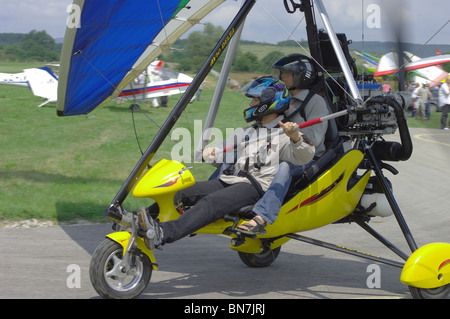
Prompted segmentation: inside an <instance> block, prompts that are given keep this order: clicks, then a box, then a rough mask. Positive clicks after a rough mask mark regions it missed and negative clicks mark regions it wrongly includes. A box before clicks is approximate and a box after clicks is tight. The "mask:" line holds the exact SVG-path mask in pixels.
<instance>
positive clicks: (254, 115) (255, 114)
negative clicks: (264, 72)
mask: <svg viewBox="0 0 450 319" xmlns="http://www.w3.org/2000/svg"><path fill="white" fill-rule="evenodd" d="M245 95H246V96H247V97H251V98H253V97H258V98H259V99H260V103H259V104H258V105H255V106H252V107H249V108H248V109H246V110H244V118H245V120H246V121H247V122H251V121H254V120H260V119H261V118H262V117H264V116H266V115H268V114H271V113H277V114H282V113H283V112H284V111H286V110H287V109H289V100H290V97H289V92H288V90H287V88H286V86H285V85H284V83H283V82H281V81H279V80H277V79H275V78H273V77H271V76H263V77H260V78H258V79H256V80H255V81H253V82H252V83H251V85H250V87H249V88H248V90H247V92H246V93H245Z"/></svg>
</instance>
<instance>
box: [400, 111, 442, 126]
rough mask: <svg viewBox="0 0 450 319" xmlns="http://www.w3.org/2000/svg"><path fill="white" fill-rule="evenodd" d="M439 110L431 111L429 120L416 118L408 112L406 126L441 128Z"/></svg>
mask: <svg viewBox="0 0 450 319" xmlns="http://www.w3.org/2000/svg"><path fill="white" fill-rule="evenodd" d="M441 115H442V113H441V112H431V113H430V119H429V120H418V119H416V118H411V117H410V115H409V114H408V115H407V116H408V117H407V119H406V121H407V123H408V127H411V128H436V129H440V128H441Z"/></svg>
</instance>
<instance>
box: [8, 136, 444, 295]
mask: <svg viewBox="0 0 450 319" xmlns="http://www.w3.org/2000/svg"><path fill="white" fill-rule="evenodd" d="M411 135H412V136H413V143H414V151H413V156H412V158H411V159H410V160H409V161H406V162H401V163H391V164H392V165H393V166H394V167H395V168H397V169H398V170H399V172H400V173H399V174H398V175H395V176H394V175H392V174H391V173H389V172H386V173H385V174H386V176H387V177H388V178H389V179H390V181H391V182H392V183H393V189H394V194H395V196H396V198H397V200H398V203H399V206H400V208H401V210H402V212H403V215H404V216H405V219H406V221H407V223H408V225H409V228H410V229H411V232H412V234H413V236H414V238H415V240H416V242H417V244H418V245H419V246H422V245H424V244H427V243H431V242H448V243H450V231H449V229H450V213H449V208H448V206H449V194H450V178H449V177H448V176H449V171H450V165H449V162H450V132H449V131H442V130H431V129H411ZM370 225H372V227H374V228H375V229H376V230H377V231H379V232H380V233H382V234H383V235H384V236H385V237H386V238H388V239H389V240H390V241H391V242H393V243H394V244H396V245H397V246H398V247H400V248H401V249H402V250H404V251H405V252H407V253H408V254H409V252H410V251H409V248H408V246H407V244H406V241H405V240H404V238H403V235H402V233H401V231H400V229H399V227H398V225H397V223H396V220H395V218H394V217H393V216H391V217H387V218H376V219H372V221H371V223H370ZM110 232H112V230H111V224H93V225H71V226H50V227H35V228H0V243H1V244H0V245H1V246H0V269H1V270H0V298H2V299H4V298H21V299H33V298H45V299H47V298H51V299H61V298H64V299H65V298H69V299H88V298H98V295H97V293H96V292H95V290H94V289H93V288H92V286H91V283H90V280H89V262H90V259H91V255H92V253H93V251H94V250H95V248H96V247H97V246H98V245H99V244H100V242H101V241H102V240H103V239H104V236H105V235H106V234H108V233H110ZM302 235H305V236H309V237H313V238H317V239H320V240H324V241H328V242H332V243H335V244H339V245H342V246H345V247H349V248H352V249H357V250H360V251H364V252H367V253H370V254H373V255H379V256H382V257H386V258H391V259H394V260H397V261H401V260H400V259H399V258H398V257H397V256H396V255H395V254H393V253H392V252H391V251H389V250H388V249H387V248H385V247H384V246H383V245H382V244H380V243H379V242H378V241H376V240H375V239H373V238H372V237H371V236H370V235H368V234H367V233H366V232H365V231H363V230H362V229H361V228H359V226H357V225H355V224H351V225H348V224H338V225H329V226H326V227H323V228H321V229H318V230H314V231H309V232H305V233H303V234H302ZM228 246H229V239H228V238H226V237H223V236H215V235H197V236H195V237H191V238H186V239H183V240H180V241H178V242H176V243H174V244H171V245H166V246H165V247H164V249H163V250H162V251H156V259H157V262H158V264H159V270H158V271H154V272H153V275H152V278H151V281H150V284H149V286H148V287H147V289H146V290H145V292H144V293H143V294H142V296H141V298H149V299H156V298H183V299H189V300H192V299H212V298H215V299H234V298H239V299H241V298H245V299H287V298H289V299H291V298H306V299H337V298H346V299H347V298H356V299H364V298H410V296H409V291H408V288H407V287H406V286H405V285H403V284H402V283H401V282H400V281H399V277H400V273H401V269H399V268H395V267H392V266H388V265H383V264H376V265H378V266H379V268H377V266H375V267H376V268H375V269H377V274H378V275H379V276H378V277H377V281H376V282H377V283H379V285H377V286H376V287H373V288H370V287H369V286H371V278H373V277H371V275H372V274H373V273H374V270H373V269H374V268H372V267H374V266H373V265H374V264H375V263H374V262H372V261H369V260H365V259H361V258H358V257H353V256H350V255H346V254H342V253H339V252H334V251H331V250H327V249H325V248H322V247H317V246H313V245H309V244H306V243H301V242H295V241H293V240H291V241H289V242H288V243H286V244H285V245H283V247H282V250H281V253H280V255H279V256H278V258H277V260H276V261H275V263H274V264H272V265H271V266H269V267H267V268H262V269H254V268H249V267H247V266H246V265H244V264H243V263H242V262H241V260H240V259H239V257H238V254H237V253H236V252H234V251H232V250H231V249H229V247H228ZM372 283H373V282H372Z"/></svg>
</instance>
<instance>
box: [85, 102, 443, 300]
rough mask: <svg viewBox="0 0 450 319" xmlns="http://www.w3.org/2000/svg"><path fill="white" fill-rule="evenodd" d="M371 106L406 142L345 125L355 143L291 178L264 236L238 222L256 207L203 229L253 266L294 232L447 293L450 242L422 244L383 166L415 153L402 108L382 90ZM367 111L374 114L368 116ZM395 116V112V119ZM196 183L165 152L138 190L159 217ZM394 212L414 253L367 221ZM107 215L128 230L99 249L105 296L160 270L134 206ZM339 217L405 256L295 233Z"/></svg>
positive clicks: (436, 293) (95, 278) (169, 215)
mask: <svg viewBox="0 0 450 319" xmlns="http://www.w3.org/2000/svg"><path fill="white" fill-rule="evenodd" d="M366 107H367V109H369V110H370V112H367V109H366V110H365V111H361V112H360V114H357V115H356V117H357V118H359V122H360V123H364V122H366V123H368V122H370V123H372V125H373V119H374V118H377V119H378V121H379V126H380V127H381V126H383V125H384V129H385V130H389V129H390V128H388V126H389V125H396V124H398V127H399V132H400V137H401V143H398V142H385V141H376V142H375V141H374V140H372V139H373V136H374V134H373V132H374V129H373V127H372V128H371V129H370V130H366V131H365V130H364V129H363V128H362V127H361V126H359V127H358V129H357V130H356V131H357V133H355V134H352V133H351V132H347V133H348V134H350V135H353V136H357V138H355V140H357V141H356V142H355V143H354V147H353V148H352V149H350V150H347V151H346V152H340V151H339V150H342V148H341V145H342V144H339V145H338V146H336V147H331V148H330V149H329V150H328V151H327V152H326V153H325V154H324V155H323V156H322V157H321V158H319V159H318V160H317V161H316V163H315V164H314V165H313V166H312V167H311V168H310V169H309V170H307V171H306V172H305V174H304V175H303V176H302V177H301V178H300V179H299V180H297V181H295V182H294V183H293V184H292V186H291V190H290V192H289V194H288V196H287V197H286V199H285V202H284V205H283V206H282V208H281V210H280V212H279V214H278V218H277V220H276V221H275V222H274V223H273V224H272V225H268V226H267V229H266V230H267V232H266V234H265V235H264V236H259V235H258V236H254V237H248V236H245V235H243V234H241V233H240V232H239V229H237V227H236V226H237V225H239V224H241V223H243V222H245V221H246V220H248V219H250V218H252V216H250V215H249V212H251V207H244V208H242V210H240V211H237V212H236V213H234V214H230V215H226V216H225V217H224V219H221V220H218V221H216V222H214V223H212V224H210V225H208V226H206V227H204V228H202V229H200V230H199V231H198V232H197V233H206V234H223V235H228V236H229V237H230V239H231V240H230V248H231V249H233V250H236V251H237V252H238V253H239V257H240V258H241V260H242V261H243V262H244V263H245V264H247V265H248V266H250V267H265V266H268V265H270V264H271V263H273V261H274V260H275V259H276V258H277V256H278V254H279V253H280V249H281V246H282V245H283V244H284V243H286V242H287V241H288V240H291V239H293V240H298V241H302V242H306V243H310V244H315V245H319V246H321V247H325V248H330V249H333V250H337V251H341V252H343V253H347V254H352V255H355V256H359V257H362V258H366V259H370V260H373V261H376V262H380V263H385V264H388V265H391V266H394V267H399V268H403V270H402V273H401V278H400V280H401V281H402V282H403V283H405V284H406V285H408V286H409V287H410V292H411V294H412V296H413V297H416V298H442V297H445V296H446V295H447V294H448V293H449V291H450V244H445V243H433V244H429V245H426V246H423V247H421V248H419V249H418V248H417V245H416V243H415V241H414V239H413V237H412V235H411V232H410V231H409V228H408V226H407V224H406V222H405V220H404V218H403V216H402V213H401V211H400V209H399V207H398V205H397V202H396V200H395V198H394V196H393V193H392V190H391V185H390V182H389V181H388V180H387V179H386V177H385V176H384V175H383V172H382V169H388V170H390V171H391V172H393V173H395V172H396V171H395V168H393V167H392V166H390V165H388V164H386V163H384V162H383V160H405V159H407V158H408V157H409V156H410V154H411V151H412V145H411V139H410V136H409V131H408V129H407V127H406V121H405V118H404V114H403V109H402V107H401V106H400V105H399V103H398V102H397V101H396V100H395V99H393V98H392V97H384V96H380V97H375V98H372V99H371V100H370V102H368V103H367V105H366ZM387 112H388V113H389V116H387V115H386V114H388V113H387ZM356 113H358V112H357V111H356ZM353 115H355V114H353ZM367 116H369V118H370V119H368V118H364V117H367ZM380 116H381V117H380ZM392 117H395V118H396V119H394V121H392ZM348 120H349V121H352V120H351V119H348ZM381 123H383V125H381ZM393 123H394V124H393ZM395 123H396V124H395ZM347 127H349V125H347ZM356 131H355V132H356ZM194 183H195V180H194V176H193V175H192V173H191V172H190V170H189V169H187V168H186V167H185V166H184V165H183V164H182V163H179V162H177V161H174V160H165V159H163V160H160V161H158V162H156V163H155V164H154V165H153V166H152V167H151V168H150V169H148V170H147V171H146V172H143V173H142V177H140V178H139V180H138V181H137V183H136V185H135V186H134V188H133V190H132V195H133V196H135V197H148V198H152V199H154V200H155V201H156V202H157V203H158V205H159V211H160V213H159V216H158V218H159V219H160V221H168V220H172V219H175V218H178V217H179V216H180V212H179V210H178V209H177V208H176V207H175V205H174V195H175V193H176V192H177V191H179V190H181V189H184V188H186V187H189V186H191V185H193V184H194ZM392 213H393V214H394V215H395V217H396V219H397V221H398V223H399V226H400V228H401V230H402V231H403V234H404V235H405V238H406V241H407V243H408V245H409V246H410V248H411V250H412V251H413V253H412V255H410V256H408V255H407V254H406V253H405V252H403V251H401V250H400V249H398V248H397V247H395V246H394V245H393V244H392V243H390V242H389V241H388V240H386V239H385V238H384V237H382V236H381V235H380V234H379V233H377V232H376V231H375V230H374V229H372V228H371V227H370V226H369V225H368V224H367V222H368V221H369V220H370V219H371V218H374V217H377V216H381V217H385V216H388V215H390V214H392ZM107 215H108V217H110V218H112V219H114V220H115V222H116V229H117V230H119V228H121V229H123V230H122V231H117V232H115V233H112V234H110V235H108V236H107V238H106V239H105V241H104V242H103V243H102V244H101V245H100V246H99V247H98V248H97V250H96V251H95V252H94V255H93V257H92V261H91V265H90V276H91V281H92V284H93V286H94V288H95V289H96V291H97V292H98V293H99V294H100V295H101V296H102V297H105V298H132V297H137V296H139V295H140V294H141V293H142V292H143V290H144V289H145V288H146V287H147V284H148V282H149V280H150V277H151V274H152V270H156V269H157V263H156V259H155V256H154V253H153V251H152V250H149V249H148V248H147V247H146V245H145V243H144V240H143V238H144V237H145V236H146V233H144V232H142V231H140V230H139V227H138V222H137V214H136V212H127V211H125V210H124V209H123V208H122V207H121V206H120V205H111V206H110V207H109V208H108V210H107ZM339 222H355V223H357V224H358V225H360V226H361V227H362V228H363V229H365V230H366V231H368V232H369V233H370V234H371V235H373V236H374V237H375V238H376V239H378V240H379V241H380V242H382V243H383V244H384V245H386V246H387V247H388V248H389V249H391V250H392V251H394V252H395V253H396V254H397V255H398V256H400V257H401V258H402V259H403V260H404V261H405V262H404V263H402V262H397V261H394V260H389V259H385V258H381V257H377V256H373V255H370V254H367V253H362V252H360V251H358V250H354V249H349V248H345V247H341V246H338V245H334V244H331V243H326V242H323V241H319V240H316V239H312V238H308V237H304V236H302V235H299V234H297V233H300V232H303V231H307V230H311V229H316V228H319V227H322V226H325V225H328V224H331V223H339Z"/></svg>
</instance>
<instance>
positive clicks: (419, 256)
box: [400, 243, 450, 289]
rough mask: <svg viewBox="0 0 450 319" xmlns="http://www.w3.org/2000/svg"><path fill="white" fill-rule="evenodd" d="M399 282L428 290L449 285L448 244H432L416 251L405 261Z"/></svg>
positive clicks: (449, 246) (449, 262)
mask: <svg viewBox="0 0 450 319" xmlns="http://www.w3.org/2000/svg"><path fill="white" fill-rule="evenodd" d="M400 281H401V282H403V283H404V284H407V285H409V286H413V287H418V288H424V289H430V288H437V287H441V286H444V285H447V284H449V283H450V244H447V243H432V244H428V245H425V246H423V247H420V248H419V249H417V250H416V251H415V252H414V253H413V254H412V255H411V256H410V257H409V258H408V260H407V261H406V263H405V266H404V267H403V270H402V273H401V275H400Z"/></svg>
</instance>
